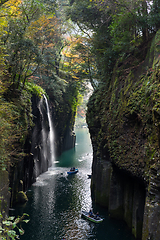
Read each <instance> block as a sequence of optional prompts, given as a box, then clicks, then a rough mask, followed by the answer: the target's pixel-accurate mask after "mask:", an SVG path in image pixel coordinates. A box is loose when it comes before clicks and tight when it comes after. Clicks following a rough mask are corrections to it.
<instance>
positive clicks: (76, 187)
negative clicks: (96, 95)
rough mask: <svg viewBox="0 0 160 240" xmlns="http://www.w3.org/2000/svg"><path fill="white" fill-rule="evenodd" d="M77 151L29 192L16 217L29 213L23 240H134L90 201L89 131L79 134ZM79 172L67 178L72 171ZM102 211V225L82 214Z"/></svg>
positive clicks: (56, 166)
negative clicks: (90, 220) (90, 210)
mask: <svg viewBox="0 0 160 240" xmlns="http://www.w3.org/2000/svg"><path fill="white" fill-rule="evenodd" d="M76 136H77V140H76V147H75V149H72V150H69V151H66V152H65V153H63V154H62V156H61V157H60V158H59V159H57V161H56V162H55V164H54V166H53V167H51V168H50V169H49V171H48V172H46V173H44V174H42V175H41V176H39V177H38V178H37V182H36V183H35V184H33V186H32V187H31V188H30V190H29V191H28V193H27V194H28V197H29V201H28V202H27V203H26V205H24V206H19V207H17V209H16V214H18V215H22V214H23V212H25V213H28V214H29V216H30V222H29V223H27V224H24V225H23V228H24V230H25V234H24V235H23V236H21V237H20V239H23V240H53V239H56V240H61V239H63V238H64V239H66V240H70V239H75V240H76V239H92V240H93V239H94V240H133V239H134V238H133V236H132V235H131V234H130V232H129V230H128V229H127V227H126V225H125V224H124V223H123V222H121V221H116V220H113V219H110V218H109V216H108V213H107V210H105V209H104V208H101V207H100V206H98V205H96V204H95V203H93V202H92V200H91V193H90V181H91V180H90V179H88V176H87V174H91V164H92V147H91V142H90V138H89V133H88V129H78V130H76ZM72 166H75V167H78V169H79V172H78V173H77V174H76V175H74V176H68V175H67V171H68V170H69V168H70V167H72ZM91 207H92V208H93V211H94V212H96V211H99V213H100V215H101V216H102V217H103V218H104V221H103V222H102V223H100V224H96V223H92V222H89V221H88V220H85V219H84V218H82V217H81V210H82V209H84V210H89V209H90V208H91Z"/></svg>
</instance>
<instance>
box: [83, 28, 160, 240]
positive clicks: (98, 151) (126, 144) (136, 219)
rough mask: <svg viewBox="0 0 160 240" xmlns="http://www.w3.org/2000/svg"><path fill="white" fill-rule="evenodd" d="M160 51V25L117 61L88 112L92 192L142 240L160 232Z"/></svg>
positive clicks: (157, 237) (151, 237)
mask: <svg viewBox="0 0 160 240" xmlns="http://www.w3.org/2000/svg"><path fill="white" fill-rule="evenodd" d="M159 54H160V31H159V32H157V34H156V36H155V37H154V38H152V39H150V41H148V43H147V44H146V45H145V46H141V47H140V48H139V51H137V52H133V53H132V54H129V55H128V56H125V57H124V59H121V60H120V61H118V62H117V64H116V66H115V68H114V73H113V76H112V80H111V81H110V82H109V83H108V82H107V84H106V86H104V84H103V86H102V87H100V86H99V88H98V89H97V90H95V91H94V93H93V95H92V96H91V98H90V100H89V103H88V112H87V123H88V126H89V130H90V134H91V139H92V144H93V151H94V157H93V165H92V181H91V189H92V195H93V197H94V199H95V201H96V202H98V203H100V204H101V205H103V206H105V207H107V208H108V210H109V212H110V215H111V216H113V217H116V218H120V219H123V220H125V221H126V223H127V224H128V226H129V227H130V229H131V231H132V233H133V234H134V236H135V237H136V238H138V239H143V240H147V239H154V240H159V236H160V55H159ZM137 60H138V61H139V63H138V64H137V62H136V61H137ZM135 62H136V63H135Z"/></svg>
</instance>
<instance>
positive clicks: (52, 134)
mask: <svg viewBox="0 0 160 240" xmlns="http://www.w3.org/2000/svg"><path fill="white" fill-rule="evenodd" d="M43 97H44V99H45V103H46V107H47V116H48V122H49V147H50V162H51V164H52V165H53V163H54V129H53V123H52V119H51V114H50V111H49V105H48V101H47V98H46V96H45V95H43Z"/></svg>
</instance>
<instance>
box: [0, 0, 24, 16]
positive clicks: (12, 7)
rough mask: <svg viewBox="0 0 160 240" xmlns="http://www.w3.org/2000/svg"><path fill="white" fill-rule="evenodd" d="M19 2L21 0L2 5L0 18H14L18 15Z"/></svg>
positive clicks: (13, 0)
mask: <svg viewBox="0 0 160 240" xmlns="http://www.w3.org/2000/svg"><path fill="white" fill-rule="evenodd" d="M21 2H22V1H21V0H10V1H7V2H6V3H4V4H3V5H2V7H1V9H0V17H3V15H8V16H9V15H12V16H14V15H18V14H20V13H21V11H20V9H19V5H20V4H21Z"/></svg>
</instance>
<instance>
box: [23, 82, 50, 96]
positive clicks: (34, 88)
mask: <svg viewBox="0 0 160 240" xmlns="http://www.w3.org/2000/svg"><path fill="white" fill-rule="evenodd" d="M25 89H26V90H27V91H28V92H30V93H32V94H35V95H36V96H38V97H39V98H42V96H43V94H44V95H46V93H45V90H44V89H43V88H42V87H40V86H38V85H36V84H34V83H32V82H26V85H25Z"/></svg>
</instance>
